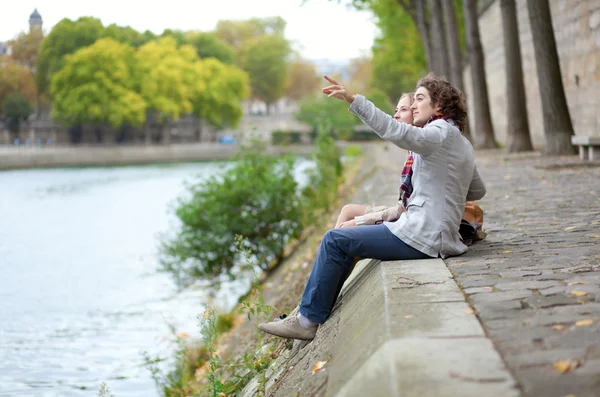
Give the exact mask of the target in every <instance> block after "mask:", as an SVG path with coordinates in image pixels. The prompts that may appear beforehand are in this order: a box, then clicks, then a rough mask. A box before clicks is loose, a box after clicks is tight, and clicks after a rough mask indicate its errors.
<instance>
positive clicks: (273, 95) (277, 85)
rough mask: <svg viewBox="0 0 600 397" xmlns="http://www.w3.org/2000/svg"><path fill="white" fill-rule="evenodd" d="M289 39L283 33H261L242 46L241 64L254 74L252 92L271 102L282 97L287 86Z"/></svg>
mask: <svg viewBox="0 0 600 397" xmlns="http://www.w3.org/2000/svg"><path fill="white" fill-rule="evenodd" d="M290 52H291V49H290V44H289V42H288V41H287V40H286V39H285V38H283V37H280V36H277V35H269V36H261V37H258V38H256V39H253V40H251V41H248V42H246V43H244V44H243V45H242V47H241V48H240V53H239V64H240V66H241V67H242V69H244V70H245V71H246V72H247V73H248V75H249V76H250V85H251V92H252V93H251V95H252V97H253V98H254V99H258V100H260V101H263V102H264V103H265V104H266V105H267V114H268V113H269V108H270V105H272V104H273V103H275V102H276V101H277V100H278V99H280V98H281V97H282V96H283V95H284V93H285V89H286V83H287V81H286V80H287V70H288V62H287V58H288V56H289V55H290Z"/></svg>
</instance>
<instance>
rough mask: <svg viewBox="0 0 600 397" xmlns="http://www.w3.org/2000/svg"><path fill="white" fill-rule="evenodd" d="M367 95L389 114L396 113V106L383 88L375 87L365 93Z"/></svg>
mask: <svg viewBox="0 0 600 397" xmlns="http://www.w3.org/2000/svg"><path fill="white" fill-rule="evenodd" d="M365 97H366V98H367V99H368V100H370V101H371V102H373V104H374V105H375V106H377V107H378V108H379V109H381V110H382V111H384V112H386V113H387V114H391V115H393V114H394V113H395V112H394V109H395V108H396V106H394V105H392V104H391V103H390V101H389V99H388V96H387V95H386V93H385V92H383V91H382V90H380V89H377V88H373V89H371V90H370V91H369V92H367V93H366V94H365ZM398 99H399V98H398Z"/></svg>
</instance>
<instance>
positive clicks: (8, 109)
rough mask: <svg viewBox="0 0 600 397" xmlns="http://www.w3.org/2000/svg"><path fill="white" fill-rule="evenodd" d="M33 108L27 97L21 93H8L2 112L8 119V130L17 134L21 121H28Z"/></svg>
mask: <svg viewBox="0 0 600 397" xmlns="http://www.w3.org/2000/svg"><path fill="white" fill-rule="evenodd" d="M32 111H33V108H32V106H31V104H30V103H29V101H28V100H27V98H25V96H24V95H23V94H20V93H12V94H8V95H7V96H6V98H5V99H4V102H3V104H2V113H3V114H4V119H5V120H6V121H7V124H8V130H9V131H10V132H12V133H13V134H17V133H18V132H19V130H20V127H21V122H23V121H26V120H27V118H28V117H29V115H30V114H31V112H32Z"/></svg>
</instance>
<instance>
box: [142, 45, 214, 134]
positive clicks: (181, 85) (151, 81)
mask: <svg viewBox="0 0 600 397" xmlns="http://www.w3.org/2000/svg"><path fill="white" fill-rule="evenodd" d="M136 65H137V76H138V79H139V81H140V82H141V83H142V82H143V83H142V84H141V85H140V94H141V96H142V98H144V100H145V101H146V103H147V105H148V107H149V108H150V109H152V110H154V111H155V112H156V113H157V114H158V120H159V122H161V123H163V122H165V121H167V120H177V119H179V117H180V116H181V115H182V114H187V113H190V112H191V111H192V100H193V99H194V97H195V96H196V95H197V94H198V93H199V92H202V91H204V88H205V85H204V82H203V81H202V79H201V76H202V74H201V73H202V72H201V66H200V65H199V62H198V57H197V55H196V51H195V50H194V49H193V48H192V47H188V46H182V47H179V48H178V46H177V42H176V41H175V39H173V38H172V37H164V38H161V39H159V40H157V41H151V42H149V43H146V44H144V45H143V46H141V47H140V48H139V49H138V51H137V53H136Z"/></svg>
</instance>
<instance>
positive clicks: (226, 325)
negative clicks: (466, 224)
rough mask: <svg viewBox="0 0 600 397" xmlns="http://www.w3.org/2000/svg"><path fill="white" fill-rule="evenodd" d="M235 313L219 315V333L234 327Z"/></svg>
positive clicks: (217, 326) (217, 328)
mask: <svg viewBox="0 0 600 397" xmlns="http://www.w3.org/2000/svg"><path fill="white" fill-rule="evenodd" d="M234 320H235V313H233V312H232V313H227V314H220V315H218V316H217V325H216V331H217V333H218V334H222V333H225V332H227V331H229V330H230V329H231V328H232V327H233V321H234Z"/></svg>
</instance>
